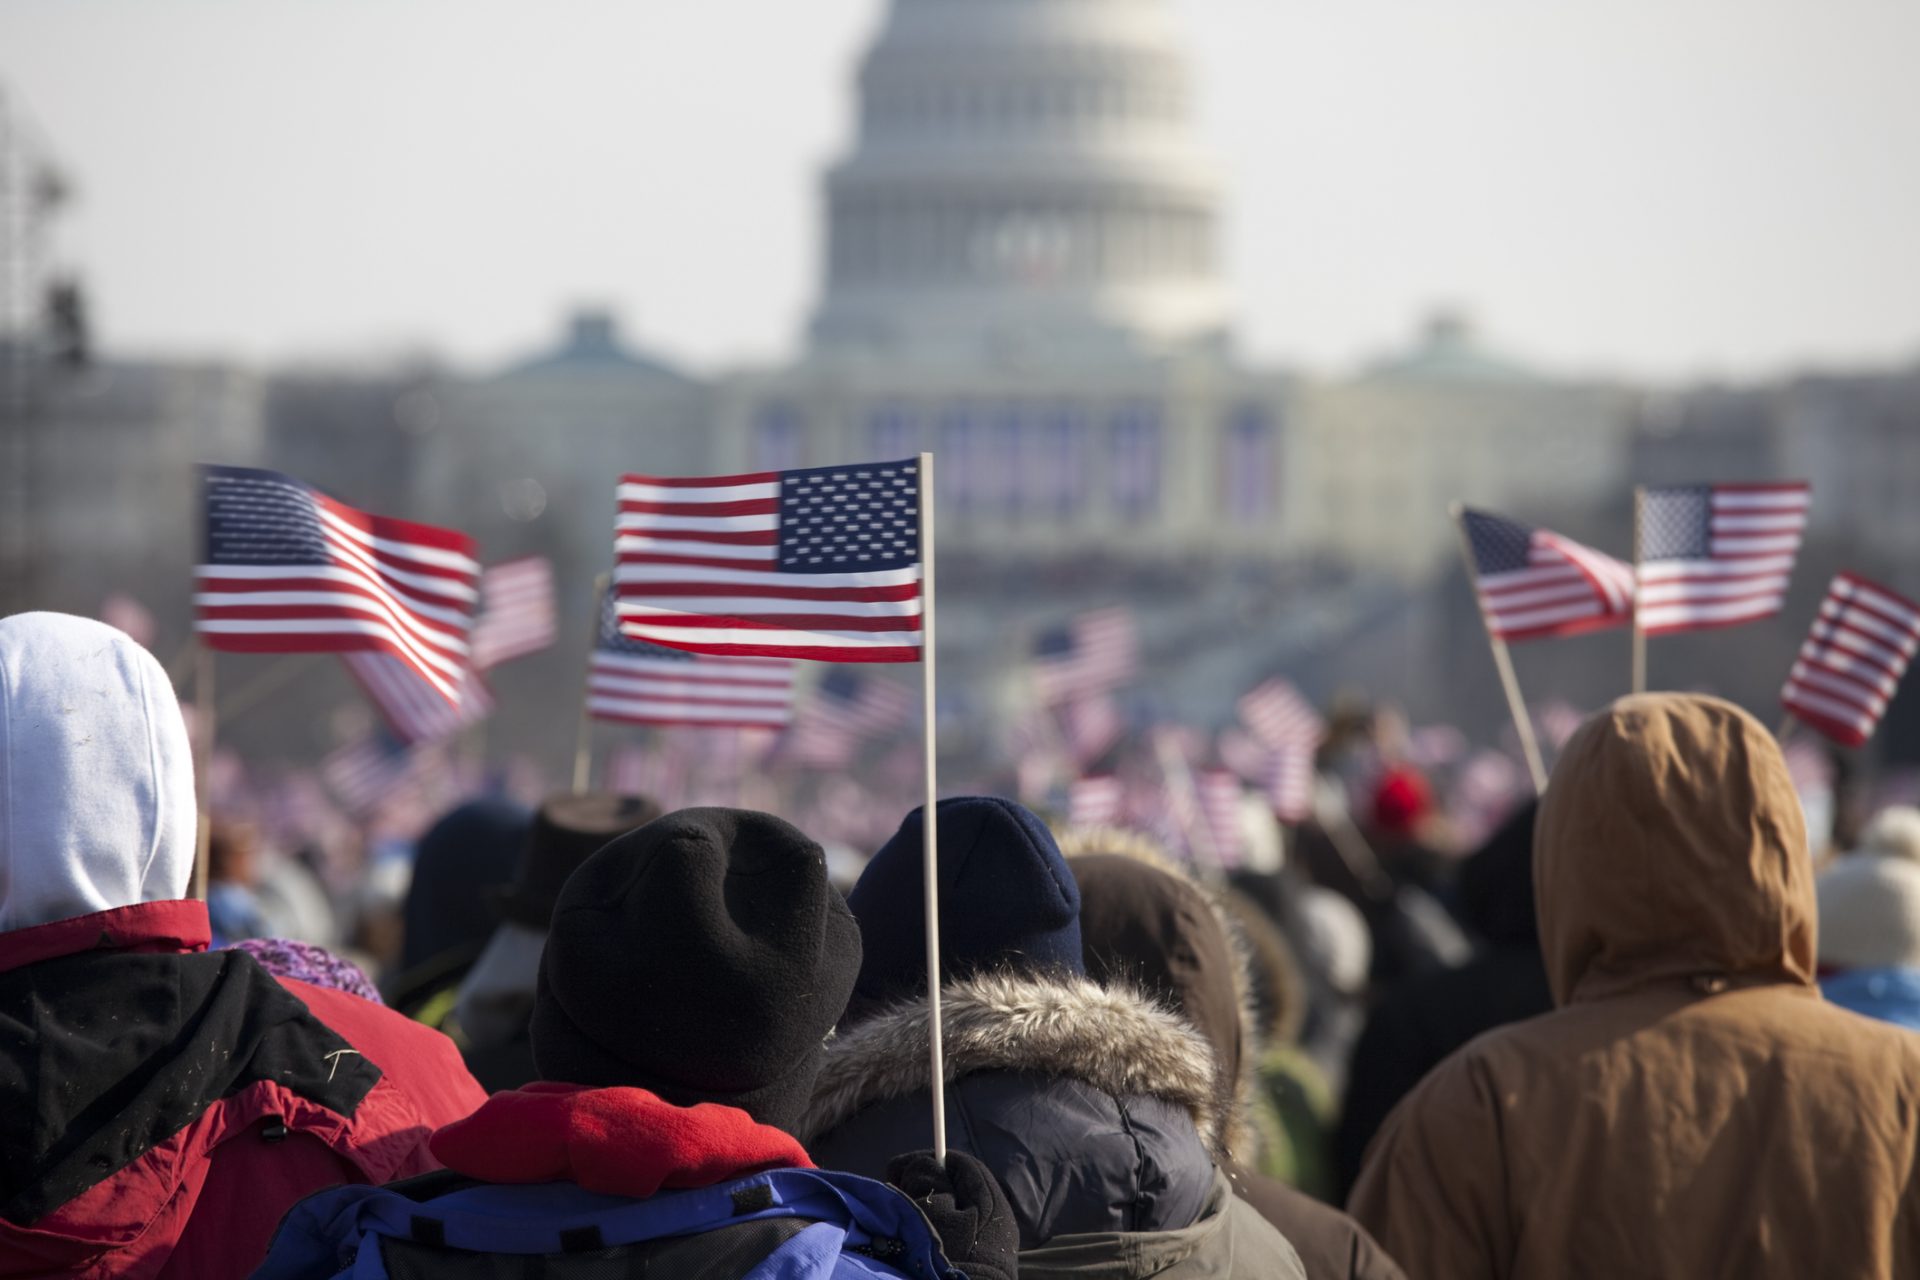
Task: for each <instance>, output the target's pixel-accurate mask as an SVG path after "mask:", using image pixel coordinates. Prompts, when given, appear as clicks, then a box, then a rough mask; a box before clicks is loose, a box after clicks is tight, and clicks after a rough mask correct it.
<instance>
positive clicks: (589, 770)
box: [573, 573, 613, 796]
mask: <svg viewBox="0 0 1920 1280" xmlns="http://www.w3.org/2000/svg"><path fill="white" fill-rule="evenodd" d="M612 589H613V576H612V575H611V574H606V573H603V574H601V575H600V576H599V577H597V578H595V579H594V580H593V625H592V626H591V627H589V628H587V668H586V670H585V671H584V672H582V673H581V675H580V728H579V731H578V733H577V734H576V736H575V737H574V742H573V794H575V795H577V796H579V795H585V794H586V793H587V789H588V788H589V787H590V786H591V785H592V782H593V709H592V706H591V703H592V702H593V653H594V650H596V649H598V648H599V647H600V619H601V618H602V616H604V614H605V613H606V608H607V592H608V591H611V590H612Z"/></svg>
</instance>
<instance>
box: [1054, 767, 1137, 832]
mask: <svg viewBox="0 0 1920 1280" xmlns="http://www.w3.org/2000/svg"><path fill="white" fill-rule="evenodd" d="M1126 799H1127V790H1126V786H1125V784H1123V783H1122V782H1121V781H1120V779H1118V778H1116V777H1114V776H1112V775H1111V774H1101V775H1099V776H1097V777H1092V778H1076V779H1075V780H1074V781H1073V782H1072V783H1070V784H1068V786H1067V824H1068V825H1069V826H1074V827H1110V826H1112V825H1114V824H1115V823H1117V822H1119V821H1120V819H1121V816H1122V814H1123V812H1124V810H1125V807H1126Z"/></svg>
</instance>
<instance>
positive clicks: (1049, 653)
mask: <svg viewBox="0 0 1920 1280" xmlns="http://www.w3.org/2000/svg"><path fill="white" fill-rule="evenodd" d="M1139 667H1140V644H1139V639H1138V637H1137V635H1136V634H1135V628H1134V622H1133V613H1132V611H1131V610H1129V609H1125V608H1119V607H1116V608H1111V609H1095V610H1094V611H1093V612H1091V613H1083V614H1081V615H1080V616H1079V617H1077V618H1074V619H1073V620H1072V621H1071V622H1068V623H1067V624H1066V625H1064V626H1060V627H1055V628H1053V629H1052V630H1049V631H1047V632H1045V633H1043V634H1042V635H1041V636H1040V637H1039V639H1038V640H1037V641H1036V643H1035V645H1034V654H1033V689H1034V694H1035V696H1037V697H1038V698H1039V699H1040V701H1042V702H1044V703H1046V704H1047V705H1048V706H1052V705H1054V704H1056V703H1060V702H1066V701H1068V700H1070V699H1073V698H1084V697H1088V696H1091V695H1094V694H1101V693H1106V692H1108V691H1109V690H1112V689H1115V688H1118V687H1119V686H1120V685H1123V684H1125V683H1126V682H1127V681H1129V680H1131V679H1132V678H1133V677H1134V675H1135V673H1136V672H1137V671H1138V670H1139Z"/></svg>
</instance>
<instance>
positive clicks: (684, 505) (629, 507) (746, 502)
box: [620, 498, 780, 516]
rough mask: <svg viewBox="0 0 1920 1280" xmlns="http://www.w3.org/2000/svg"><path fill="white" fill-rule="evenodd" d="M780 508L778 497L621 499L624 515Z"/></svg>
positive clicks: (751, 512) (761, 512)
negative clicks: (714, 500) (732, 500)
mask: <svg viewBox="0 0 1920 1280" xmlns="http://www.w3.org/2000/svg"><path fill="white" fill-rule="evenodd" d="M778 510H780V500H779V499H778V498H743V499H739V500H737V501H734V502H649V501H644V500H642V499H639V498H622V499H620V513H621V514H622V515H652V516H770V515H772V514H774V513H775V512H777V511H778Z"/></svg>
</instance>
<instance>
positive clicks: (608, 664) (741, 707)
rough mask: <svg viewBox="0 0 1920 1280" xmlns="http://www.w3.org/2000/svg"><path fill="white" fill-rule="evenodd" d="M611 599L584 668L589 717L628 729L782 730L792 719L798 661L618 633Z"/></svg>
mask: <svg viewBox="0 0 1920 1280" xmlns="http://www.w3.org/2000/svg"><path fill="white" fill-rule="evenodd" d="M615 608H616V606H615V604H614V601H613V597H612V595H611V593H609V594H608V595H607V596H606V597H605V598H604V599H603V601H602V603H601V609H600V631H599V636H598V638H597V640H596V641H595V643H594V647H593V657H592V660H591V663H590V665H589V666H588V669H587V714H588V715H590V716H592V717H593V718H594V719H596V720H617V721H621V722H623V723H626V724H652V725H705V726H707V727H709V728H725V727H729V726H731V727H734V728H778V727H780V726H781V725H784V724H786V723H787V722H788V721H789V720H790V719H792V717H793V663H792V662H791V661H790V660H788V659H786V658H716V657H710V656H707V655H704V654H692V653H688V652H686V651H685V650H683V649H669V648H667V647H666V646H664V645H657V644H648V643H647V642H646V641H644V640H634V639H632V638H630V637H628V636H626V635H623V634H622V633H621V628H620V625H619V623H618V621H617V619H616V617H615Z"/></svg>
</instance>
